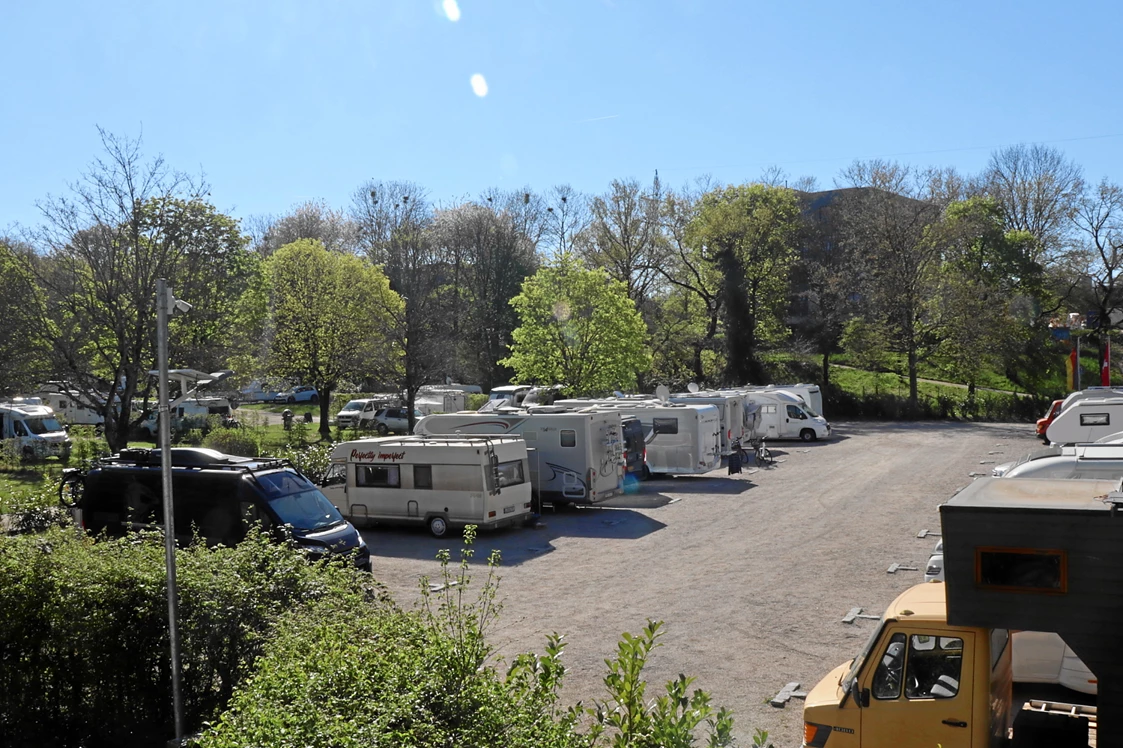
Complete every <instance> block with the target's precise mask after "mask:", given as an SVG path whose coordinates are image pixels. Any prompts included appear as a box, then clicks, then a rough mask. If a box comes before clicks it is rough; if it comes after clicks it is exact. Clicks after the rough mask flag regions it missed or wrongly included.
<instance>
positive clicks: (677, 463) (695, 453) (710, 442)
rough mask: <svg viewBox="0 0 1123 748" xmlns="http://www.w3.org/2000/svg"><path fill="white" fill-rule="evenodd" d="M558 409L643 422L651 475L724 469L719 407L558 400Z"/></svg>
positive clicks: (636, 401)
mask: <svg viewBox="0 0 1123 748" xmlns="http://www.w3.org/2000/svg"><path fill="white" fill-rule="evenodd" d="M554 405H555V406H559V407H573V408H592V409H594V410H599V409H604V410H613V411H616V412H618V413H620V414H621V415H627V416H634V417H635V418H637V419H639V422H640V423H641V424H642V425H643V431H644V446H645V447H646V449H647V469H648V471H649V472H651V473H659V474H665V475H695V474H699V473H708V472H710V471H711V470H714V469H716V468H718V467H720V466H721V421H720V418H719V417H718V410H717V407H716V406H713V405H705V404H693V403H691V404H689V405H683V404H674V403H667V404H664V403H660V402H659V401H658V400H617V399H614V398H605V399H588V400H582V399H569V400H556V401H554Z"/></svg>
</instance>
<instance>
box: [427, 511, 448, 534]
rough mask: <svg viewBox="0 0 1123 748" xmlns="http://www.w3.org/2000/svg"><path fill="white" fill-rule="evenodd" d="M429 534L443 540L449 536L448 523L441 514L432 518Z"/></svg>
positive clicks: (430, 519)
mask: <svg viewBox="0 0 1123 748" xmlns="http://www.w3.org/2000/svg"><path fill="white" fill-rule="evenodd" d="M429 532H431V533H433V537H434V538H443V537H444V536H445V535H447V534H448V522H446V521H445V518H444V517H442V516H440V515H439V514H438V515H437V516H435V517H430V518H429Z"/></svg>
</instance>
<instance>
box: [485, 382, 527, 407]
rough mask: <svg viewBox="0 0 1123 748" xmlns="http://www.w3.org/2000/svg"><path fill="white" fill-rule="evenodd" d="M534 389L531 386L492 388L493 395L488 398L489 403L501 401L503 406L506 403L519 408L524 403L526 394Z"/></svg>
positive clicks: (519, 385)
mask: <svg viewBox="0 0 1123 748" xmlns="http://www.w3.org/2000/svg"><path fill="white" fill-rule="evenodd" d="M532 389H534V388H533V387H532V386H530V385H529V384H504V385H501V386H499V387H492V388H491V394H489V395H488V396H487V399H488V400H489V401H491V400H499V401H500V403H501V404H503V403H504V402H505V403H506V404H507V405H510V406H516V407H517V406H519V405H522V403H523V398H524V397H526V393H528V392H530V391H531V390H532Z"/></svg>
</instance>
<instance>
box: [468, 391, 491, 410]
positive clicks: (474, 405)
mask: <svg viewBox="0 0 1123 748" xmlns="http://www.w3.org/2000/svg"><path fill="white" fill-rule="evenodd" d="M487 399H488V395H481V394H480V393H478V392H468V393H466V394H465V396H464V407H465V408H466V409H467V410H479V409H480V408H482V407H483V406H484V403H486V402H487Z"/></svg>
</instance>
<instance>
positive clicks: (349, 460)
mask: <svg viewBox="0 0 1123 748" xmlns="http://www.w3.org/2000/svg"><path fill="white" fill-rule="evenodd" d="M331 461H332V467H331V469H330V470H329V472H328V474H327V477H326V478H325V479H324V486H323V489H322V490H323V493H324V495H325V496H327V497H328V499H329V500H330V501H331V502H332V504H334V505H335V506H336V508H337V509H339V511H340V513H341V514H342V515H343V516H344V517H345V518H346V519H348V520H349V521H350V522H351V523H352V524H354V525H355V526H362V525H365V524H370V523H372V522H388V523H400V524H424V525H426V526H427V527H428V528H429V532H431V533H432V534H433V535H434V536H435V537H438V538H440V537H444V536H445V535H446V534H448V532H449V530H450V529H452V528H454V527H463V526H465V525H477V526H479V527H480V528H484V529H494V528H497V527H505V526H509V525H516V524H521V523H524V522H526V521H527V520H528V519H529V518H530V515H531V483H530V465H529V463H528V462H527V451H526V442H525V441H523V440H522V439H518V438H514V437H507V436H448V437H428V436H397V437H395V436H391V437H382V438H374V439H359V440H357V441H350V442H342V443H340V444H337V445H335V448H334V449H333V450H332V454H331Z"/></svg>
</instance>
